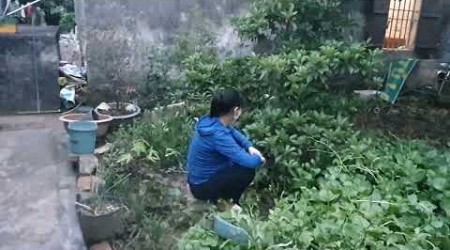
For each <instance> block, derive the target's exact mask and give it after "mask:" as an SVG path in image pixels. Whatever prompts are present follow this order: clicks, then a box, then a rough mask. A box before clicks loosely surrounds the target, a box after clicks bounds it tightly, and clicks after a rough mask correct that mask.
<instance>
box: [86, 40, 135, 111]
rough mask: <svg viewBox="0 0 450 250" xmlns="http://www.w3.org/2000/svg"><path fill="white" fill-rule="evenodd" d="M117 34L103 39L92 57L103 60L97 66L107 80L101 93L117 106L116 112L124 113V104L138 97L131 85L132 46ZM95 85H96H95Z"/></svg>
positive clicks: (104, 81)
mask: <svg viewBox="0 0 450 250" xmlns="http://www.w3.org/2000/svg"><path fill="white" fill-rule="evenodd" d="M117 37H118V36H116V35H115V33H110V34H107V35H105V37H103V38H101V42H100V43H101V45H102V46H99V47H98V48H96V49H95V51H92V53H91V57H97V58H100V59H101V60H97V61H99V62H100V64H99V65H96V68H97V69H98V70H102V71H103V74H102V75H104V77H105V79H104V80H103V83H101V85H102V86H101V91H103V92H104V96H105V97H106V98H107V99H108V100H112V101H113V102H115V104H116V107H115V109H116V112H119V113H122V112H124V109H125V107H123V103H124V102H130V101H131V100H132V99H133V98H135V97H136V96H137V95H136V87H135V86H134V84H131V83H130V78H132V73H130V71H131V62H130V56H131V55H130V54H129V53H127V52H128V51H130V45H129V42H128V40H126V39H122V38H117ZM94 84H95V83H94Z"/></svg>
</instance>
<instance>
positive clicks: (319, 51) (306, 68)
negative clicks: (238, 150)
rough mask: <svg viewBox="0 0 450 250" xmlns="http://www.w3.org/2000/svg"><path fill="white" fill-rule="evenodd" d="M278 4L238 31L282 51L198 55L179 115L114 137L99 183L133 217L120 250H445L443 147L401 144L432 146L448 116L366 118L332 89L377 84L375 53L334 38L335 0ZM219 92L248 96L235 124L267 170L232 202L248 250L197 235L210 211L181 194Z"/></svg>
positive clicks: (186, 63) (185, 78)
mask: <svg viewBox="0 0 450 250" xmlns="http://www.w3.org/2000/svg"><path fill="white" fill-rule="evenodd" d="M283 3H285V4H281V3H280V2H279V1H274V0H273V1H271V0H268V1H261V2H260V3H259V4H256V5H255V7H254V9H252V10H251V11H250V15H249V16H247V17H244V18H242V19H239V20H238V21H237V22H236V23H237V27H238V30H239V31H240V32H241V33H243V34H244V35H245V36H247V37H251V38H254V39H260V38H261V37H264V36H265V35H267V33H270V32H272V35H273V34H275V35H276V39H275V40H276V41H278V42H279V43H277V44H276V45H278V46H279V47H276V46H275V47H274V48H273V50H271V51H270V52H271V53H269V54H268V55H257V56H248V57H242V58H232V59H222V58H218V57H217V56H216V55H215V54H211V53H201V51H200V53H198V52H199V51H198V50H197V48H198V47H195V49H194V53H192V54H191V55H189V56H187V57H186V58H183V60H182V63H179V64H178V66H180V65H181V66H180V67H181V69H180V71H182V72H183V74H181V75H182V76H181V80H180V79H179V78H178V79H176V83H178V85H174V86H177V88H175V87H174V89H173V91H171V93H180V94H179V96H177V98H176V99H177V100H178V101H184V102H185V103H186V106H185V107H183V108H181V109H180V110H178V111H177V112H176V114H170V113H169V112H164V110H160V112H161V115H158V116H155V117H158V119H157V121H155V120H152V119H149V118H146V117H145V115H144V118H142V120H141V121H139V122H137V123H135V124H133V125H131V126H129V127H124V128H121V129H120V130H119V131H117V132H116V133H115V135H114V137H113V138H111V139H112V140H113V145H114V146H113V149H112V150H111V151H110V153H109V154H107V155H105V158H104V162H103V164H104V168H103V169H102V170H101V171H100V173H101V174H102V175H103V176H104V178H105V180H106V181H107V183H109V184H110V185H112V187H107V188H109V189H110V190H112V191H113V192H114V194H116V195H119V196H120V197H124V198H125V199H124V200H125V202H126V205H127V207H129V208H130V214H131V215H130V218H129V221H128V231H127V233H126V234H124V235H123V236H122V237H121V239H119V240H118V243H120V244H119V246H120V248H121V249H177V248H178V249H183V250H201V249H252V250H263V249H289V250H294V249H314V250H315V249H320V250H322V249H329V250H342V249H349V250H350V249H351V250H368V249H371V250H375V249H377V250H378V249H379V250H388V249H389V250H391V249H401V250H402V249H404V250H423V249H450V241H449V238H448V235H449V234H450V229H449V227H450V220H449V219H448V218H449V215H450V184H449V183H448V181H447V180H448V179H449V178H450V169H449V166H450V153H449V150H448V149H446V148H444V147H434V146H433V144H431V145H430V143H428V141H426V140H411V139H412V138H413V139H429V138H431V139H439V138H438V137H439V134H441V132H443V131H444V130H445V128H446V126H447V125H444V124H446V121H445V117H446V113H445V114H444V113H442V115H441V114H439V115H438V114H437V113H436V116H435V117H440V118H439V120H438V121H433V118H432V117H434V116H431V115H430V113H431V112H428V110H429V109H428V108H427V107H426V106H423V104H420V103H419V104H414V105H415V106H416V107H420V108H419V109H420V110H422V112H423V114H426V113H428V115H424V116H426V117H431V119H427V120H426V121H422V120H420V119H417V118H418V116H416V115H414V114H415V112H412V111H413V109H411V108H410V107H408V108H405V110H402V111H400V113H393V114H387V115H386V116H381V115H380V116H379V117H376V116H374V115H372V114H370V115H369V114H368V113H367V110H371V109H372V108H373V107H371V106H368V105H370V104H367V103H362V102H360V101H358V100H354V99H352V98H351V97H350V96H347V95H346V94H345V93H343V92H341V91H339V90H338V89H337V90H336V89H334V90H331V88H330V82H333V80H334V79H342V78H343V77H344V78H345V77H350V78H352V79H355V78H356V79H361V80H360V83H361V84H365V85H367V86H372V85H374V84H375V83H377V82H379V77H380V76H382V75H383V68H384V67H383V66H384V65H383V63H382V62H383V61H382V53H381V52H380V51H378V50H371V49H369V48H368V47H369V46H367V45H366V44H359V43H349V42H345V41H339V42H338V41H335V40H333V39H332V38H334V36H335V33H339V32H340V31H343V30H344V28H343V27H342V29H341V28H340V27H337V26H333V25H332V26H333V27H332V28H330V23H334V22H333V21H336V20H340V19H339V15H343V13H341V12H340V11H339V10H338V9H337V8H338V7H339V1H334V0H333V1H331V0H330V1H315V0H305V1H294V0H288V1H285V2H283ZM261 13H262V14H261ZM261 15H262V16H261ZM336 15H337V16H338V17H336ZM340 18H343V19H346V15H344V16H340ZM261 20H262V21H261ZM274 23H277V25H269V24H274ZM280 24H283V25H280ZM299 24H302V26H301V27H298V25H299ZM339 24H340V25H343V24H342V23H340V22H339ZM336 25H337V24H336ZM260 26H261V27H260ZM308 27H309V28H308ZM326 27H328V29H327V28H326ZM292 29H300V30H301V31H302V32H292ZM258 32H262V33H258ZM311 32H312V33H311ZM255 33H256V34H255ZM311 37H314V42H311V41H310V40H311ZM338 37H340V38H341V36H338ZM330 39H331V40H330ZM308 41H309V42H308ZM185 54H186V53H185ZM152 74H156V73H155V72H152ZM152 79H157V77H153V78H152ZM164 81H165V82H167V81H168V79H167V77H165V78H164ZM180 82H184V83H186V84H185V85H183V86H182V87H180V86H179V83H180ZM164 86H165V88H169V87H170V85H164ZM347 87H348V86H347ZM230 88H233V89H237V90H239V91H241V92H242V93H243V94H244V95H245V96H246V97H247V98H248V109H247V113H246V114H244V115H243V116H242V119H241V121H240V122H239V123H240V124H239V127H240V128H242V129H243V130H244V131H245V132H246V133H248V134H249V135H251V138H252V140H253V141H254V144H255V145H256V146H257V147H258V148H260V149H261V150H262V152H263V153H264V155H265V156H266V158H267V160H268V162H267V166H265V167H264V168H262V169H260V170H259V171H258V173H257V177H256V179H255V185H254V186H252V187H251V188H250V190H248V192H247V193H246V194H245V196H244V197H243V200H242V204H243V208H244V211H245V213H244V214H242V215H239V216H238V217H234V218H231V220H233V221H236V222H237V223H238V224H239V226H241V227H242V228H245V230H246V231H247V232H248V234H249V242H248V244H247V245H246V247H243V246H242V245H240V244H238V243H233V242H231V241H228V240H225V239H222V238H220V237H219V236H218V235H217V234H216V233H215V232H214V231H213V230H211V229H210V228H208V227H204V226H203V223H200V222H199V221H202V220H201V218H202V217H204V216H208V215H209V214H215V210H214V209H212V210H210V212H211V213H208V209H206V211H205V209H199V210H197V207H196V206H194V204H193V203H191V202H189V201H188V199H187V197H186V196H185V195H184V191H183V190H184V188H183V185H182V184H181V185H180V176H182V175H183V171H184V164H185V160H186V151H187V146H188V144H189V138H190V136H191V135H192V131H193V126H194V118H195V117H198V116H199V115H202V114H205V113H207V111H208V106H207V105H208V103H209V96H210V94H211V93H213V92H215V91H217V90H219V89H230ZM171 98H173V96H171ZM164 101H167V100H164ZM164 101H162V103H164ZM193 104H195V105H193ZM394 112H395V110H394ZM440 112H441V111H440ZM399 114H400V115H399ZM424 116H421V117H424ZM405 117H406V118H407V119H405ZM419 117H420V116H419ZM401 118H404V119H402V120H401ZM351 121H354V122H355V124H353V123H352V122H351ZM435 122H439V124H435ZM374 124H375V125H374ZM377 124H384V125H386V126H380V125H377ZM416 126H417V127H416ZM373 128H376V129H378V130H381V132H382V133H378V134H374V133H372V129H373ZM392 128H394V130H393V129H392ZM425 128H426V129H425ZM431 128H433V129H431ZM402 129H403V131H404V133H403V132H402V133H398V132H399V131H401V130H402ZM411 131H412V132H411ZM415 131H417V133H416V132H415ZM419 131H420V132H419ZM436 131H437V132H436ZM386 134H387V135H386ZM392 134H394V135H396V136H392ZM402 134H403V135H404V136H400V135H402ZM447 134H448V133H446V135H445V136H448V135H447ZM445 136H443V138H444V139H443V138H441V139H443V140H441V144H440V145H442V142H444V141H445V140H446V139H445V138H446V137H445ZM117 183H120V184H117ZM174 183H177V184H176V185H174Z"/></svg>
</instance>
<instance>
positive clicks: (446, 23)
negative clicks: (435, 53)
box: [439, 1, 450, 62]
mask: <svg viewBox="0 0 450 250" xmlns="http://www.w3.org/2000/svg"><path fill="white" fill-rule="evenodd" d="M444 5H445V6H444V8H443V10H444V19H443V29H442V34H441V46H440V48H439V52H440V53H439V57H440V58H441V59H442V61H444V62H450V1H445V2H444Z"/></svg>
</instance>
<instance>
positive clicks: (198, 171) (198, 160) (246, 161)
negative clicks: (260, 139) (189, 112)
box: [188, 116, 262, 185]
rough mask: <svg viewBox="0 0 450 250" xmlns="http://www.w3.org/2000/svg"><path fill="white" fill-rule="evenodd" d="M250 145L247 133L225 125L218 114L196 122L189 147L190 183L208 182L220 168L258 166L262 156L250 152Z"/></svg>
mask: <svg viewBox="0 0 450 250" xmlns="http://www.w3.org/2000/svg"><path fill="white" fill-rule="evenodd" d="M251 146H252V144H251V143H250V141H249V140H248V139H247V138H246V137H245V136H244V135H242V134H241V133H240V132H239V131H237V130H236V129H235V128H233V127H231V126H228V127H226V126H224V125H223V124H222V123H221V122H220V120H219V118H217V117H210V116H204V117H202V118H201V119H200V120H199V121H198V123H197V125H196V128H195V134H194V138H193V139H192V142H191V145H190V147H189V154H188V178H189V183H190V184H193V185H199V184H202V183H205V182H207V181H208V180H209V179H210V178H211V177H212V176H213V175H215V174H216V173H217V172H219V171H221V170H223V169H225V168H231V167H232V166H233V165H239V166H241V167H246V168H256V167H258V166H259V165H261V164H262V160H261V158H260V157H259V156H257V155H250V154H249V153H248V148H249V147H251Z"/></svg>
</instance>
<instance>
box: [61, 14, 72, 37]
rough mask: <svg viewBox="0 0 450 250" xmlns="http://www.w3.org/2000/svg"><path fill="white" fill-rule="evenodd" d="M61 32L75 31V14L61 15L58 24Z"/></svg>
mask: <svg viewBox="0 0 450 250" xmlns="http://www.w3.org/2000/svg"><path fill="white" fill-rule="evenodd" d="M59 26H60V29H61V32H63V33H68V32H71V31H73V30H74V29H75V13H74V12H69V13H62V15H61V21H60V22H59Z"/></svg>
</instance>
